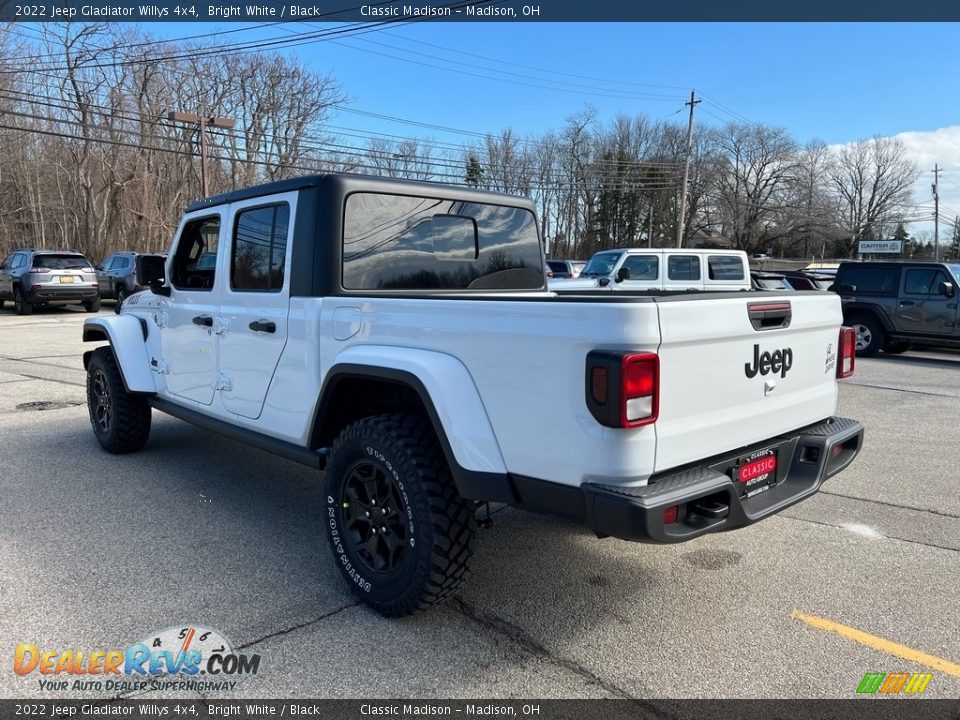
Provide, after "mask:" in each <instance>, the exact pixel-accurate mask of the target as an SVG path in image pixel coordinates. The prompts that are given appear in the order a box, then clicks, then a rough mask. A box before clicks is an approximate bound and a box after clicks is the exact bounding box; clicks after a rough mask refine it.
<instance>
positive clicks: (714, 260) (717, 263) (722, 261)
mask: <svg viewBox="0 0 960 720" xmlns="http://www.w3.org/2000/svg"><path fill="white" fill-rule="evenodd" d="M707 276H708V277H709V278H710V279H711V280H743V279H744V278H745V277H746V275H745V274H744V272H743V262H741V260H740V258H738V257H734V256H732V255H710V256H709V257H707Z"/></svg>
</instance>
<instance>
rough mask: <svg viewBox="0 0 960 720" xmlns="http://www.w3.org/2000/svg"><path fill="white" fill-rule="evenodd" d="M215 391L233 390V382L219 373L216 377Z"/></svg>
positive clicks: (227, 376)
mask: <svg viewBox="0 0 960 720" xmlns="http://www.w3.org/2000/svg"><path fill="white" fill-rule="evenodd" d="M214 389H215V390H227V391H230V390H233V380H231V379H230V376H229V375H226V374H224V373H220V374H219V375H217V385H216V387H215V388H214Z"/></svg>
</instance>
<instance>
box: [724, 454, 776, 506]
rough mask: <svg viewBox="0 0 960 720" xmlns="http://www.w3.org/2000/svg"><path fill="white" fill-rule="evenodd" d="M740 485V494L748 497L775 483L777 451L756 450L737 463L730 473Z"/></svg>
mask: <svg viewBox="0 0 960 720" xmlns="http://www.w3.org/2000/svg"><path fill="white" fill-rule="evenodd" d="M731 472H732V474H733V479H734V480H735V481H736V482H737V483H738V484H739V485H740V494H741V495H742V496H744V497H750V496H751V495H755V494H757V493H760V492H763V491H764V490H767V489H769V488H770V486H771V485H775V484H776V483H777V451H776V450H774V449H767V450H758V451H757V452H755V453H750V454H749V455H746V456H744V457H742V458H740V459H739V460H738V461H737V464H736V465H734V466H733V470H732V471H731Z"/></svg>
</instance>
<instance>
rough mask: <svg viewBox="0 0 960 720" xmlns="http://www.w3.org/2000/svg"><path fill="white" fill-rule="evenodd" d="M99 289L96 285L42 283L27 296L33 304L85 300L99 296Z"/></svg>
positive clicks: (28, 300)
mask: <svg viewBox="0 0 960 720" xmlns="http://www.w3.org/2000/svg"><path fill="white" fill-rule="evenodd" d="M98 293H99V289H98V287H97V286H96V285H93V286H91V285H80V284H76V285H64V286H62V287H57V286H55V285H41V286H40V287H37V288H33V289H32V290H30V291H29V292H28V293H26V295H25V297H26V300H27V302H29V303H30V304H31V305H48V304H50V303H71V302H85V301H89V300H93V299H94V298H95V297H97V295H98Z"/></svg>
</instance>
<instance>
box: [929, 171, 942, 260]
mask: <svg viewBox="0 0 960 720" xmlns="http://www.w3.org/2000/svg"><path fill="white" fill-rule="evenodd" d="M930 187H931V188H932V189H933V261H934V262H940V164H939V163H934V164H933V185H931V186H930Z"/></svg>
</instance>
